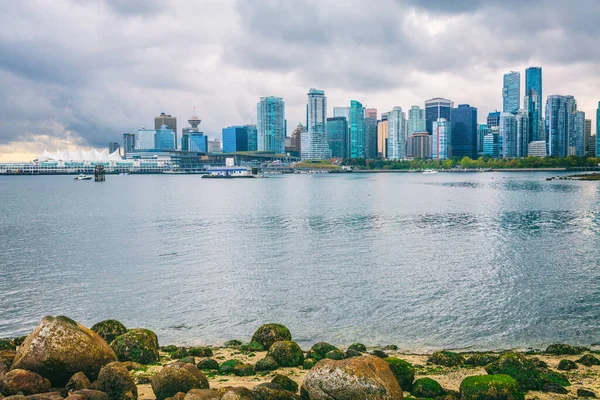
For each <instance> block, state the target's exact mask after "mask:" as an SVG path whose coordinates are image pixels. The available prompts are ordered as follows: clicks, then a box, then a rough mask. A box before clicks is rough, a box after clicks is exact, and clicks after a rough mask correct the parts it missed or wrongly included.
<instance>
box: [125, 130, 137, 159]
mask: <svg viewBox="0 0 600 400" xmlns="http://www.w3.org/2000/svg"><path fill="white" fill-rule="evenodd" d="M134 150H135V134H134V133H124V134H123V156H125V155H127V153H133V152H134Z"/></svg>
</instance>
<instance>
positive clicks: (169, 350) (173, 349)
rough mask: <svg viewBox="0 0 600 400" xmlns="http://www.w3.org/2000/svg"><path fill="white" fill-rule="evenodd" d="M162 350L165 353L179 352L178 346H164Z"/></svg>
mask: <svg viewBox="0 0 600 400" xmlns="http://www.w3.org/2000/svg"><path fill="white" fill-rule="evenodd" d="M160 349H161V350H162V351H164V352H165V353H174V352H176V351H177V346H175V345H172V344H170V345H168V346H162V347H161V348H160Z"/></svg>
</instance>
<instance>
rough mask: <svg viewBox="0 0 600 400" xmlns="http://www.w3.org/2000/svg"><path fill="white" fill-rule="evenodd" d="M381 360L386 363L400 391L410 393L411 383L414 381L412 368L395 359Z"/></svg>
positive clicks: (408, 364) (404, 362)
mask: <svg viewBox="0 0 600 400" xmlns="http://www.w3.org/2000/svg"><path fill="white" fill-rule="evenodd" d="M383 360H384V361H385V362H386V363H388V366H389V367H390V369H391V370H392V373H393V374H394V376H395V377H396V380H397V381H398V383H399V384H400V387H401V388H402V390H404V391H406V392H412V388H413V381H414V380H415V369H414V367H413V366H412V365H410V363H408V362H406V361H404V360H401V359H399V358H395V357H388V358H384V359H383Z"/></svg>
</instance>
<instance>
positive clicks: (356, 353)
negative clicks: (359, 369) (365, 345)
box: [346, 349, 362, 358]
mask: <svg viewBox="0 0 600 400" xmlns="http://www.w3.org/2000/svg"><path fill="white" fill-rule="evenodd" d="M360 356H362V353H361V352H360V351H357V350H353V349H348V350H346V358H350V357H360Z"/></svg>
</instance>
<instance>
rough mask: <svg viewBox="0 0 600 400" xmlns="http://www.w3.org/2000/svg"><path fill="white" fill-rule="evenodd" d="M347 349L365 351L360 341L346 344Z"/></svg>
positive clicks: (365, 348)
mask: <svg viewBox="0 0 600 400" xmlns="http://www.w3.org/2000/svg"><path fill="white" fill-rule="evenodd" d="M348 350H354V351H358V352H361V353H366V352H367V347H366V346H365V345H364V344H362V343H352V344H351V345H350V346H348Z"/></svg>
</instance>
